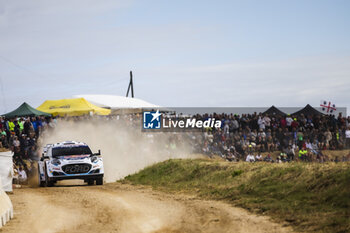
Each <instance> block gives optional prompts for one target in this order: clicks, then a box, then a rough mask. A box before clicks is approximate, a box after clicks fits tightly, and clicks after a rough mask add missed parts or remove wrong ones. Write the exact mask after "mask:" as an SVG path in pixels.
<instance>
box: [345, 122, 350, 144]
mask: <svg viewBox="0 0 350 233" xmlns="http://www.w3.org/2000/svg"><path fill="white" fill-rule="evenodd" d="M345 144H346V148H347V149H350V126H349V127H348V129H347V130H346V131H345Z"/></svg>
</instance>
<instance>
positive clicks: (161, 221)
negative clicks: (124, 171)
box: [0, 184, 291, 233]
mask: <svg viewBox="0 0 350 233" xmlns="http://www.w3.org/2000/svg"><path fill="white" fill-rule="evenodd" d="M10 198H11V200H12V202H13V205H14V211H15V217H14V219H13V220H11V221H10V222H9V223H8V224H7V225H6V226H5V227H3V228H2V229H0V232H1V233H18V232H31V233H38V232H40V233H54V232H55V233H56V232H58V233H63V232H69V233H72V232H74V233H75V232H77V233H79V232H84V233H88V232H94V233H95V232H138V233H139V232H140V233H146V232H157V233H160V232H215V233H217V232H254V233H257V232H269V233H271V232H291V229H290V228H287V227H282V226H281V225H278V224H276V223H272V222H271V221H270V220H269V219H268V218H267V217H262V216H255V215H252V214H249V213H247V211H245V210H243V209H240V208H235V207H232V206H230V205H228V204H225V203H220V202H216V201H203V200H199V199H197V198H194V197H190V196H184V195H174V194H164V193H160V192H155V191H152V190H151V189H148V188H142V187H133V186H130V185H122V184H107V185H104V186H85V185H81V186H63V185H61V186H58V187H52V188H22V189H16V190H15V191H14V194H12V195H10Z"/></svg>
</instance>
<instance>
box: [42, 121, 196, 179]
mask: <svg viewBox="0 0 350 233" xmlns="http://www.w3.org/2000/svg"><path fill="white" fill-rule="evenodd" d="M65 140H75V141H81V142H85V143H87V144H89V145H90V147H91V149H92V150H93V151H95V150H98V149H101V154H102V157H103V160H104V166H105V180H106V181H107V182H113V181H116V180H117V179H120V178H123V177H125V176H127V175H129V174H132V173H135V172H137V171H138V170H140V169H142V168H144V167H146V166H148V165H151V164H153V163H156V162H160V161H163V160H166V159H169V158H190V157H193V155H191V149H190V146H189V145H188V144H187V142H186V140H185V139H183V135H179V134H169V133H153V134H150V133H144V132H141V126H140V125H138V123H136V124H135V122H133V123H132V124H130V122H127V121H124V120H116V119H113V120H107V119H101V118H92V119H85V120H79V121H73V120H63V119H60V120H58V122H57V126H56V127H55V128H54V129H53V130H48V131H45V132H44V133H43V135H42V137H41V138H40V141H39V145H40V147H41V148H42V147H43V146H44V145H46V144H48V143H56V142H60V141H65Z"/></svg>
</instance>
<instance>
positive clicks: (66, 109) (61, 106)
mask: <svg viewBox="0 0 350 233" xmlns="http://www.w3.org/2000/svg"><path fill="white" fill-rule="evenodd" d="M37 109H38V110H39V111H43V112H47V113H51V114H52V115H53V116H57V115H59V116H81V115H86V114H94V115H95V114H96V115H109V114H110V113H111V110H110V109H105V108H100V107H97V106H96V105H93V104H91V103H90V102H88V101H87V100H86V99H84V98H75V99H61V100H46V101H45V102H44V103H42V104H41V105H40V106H39V107H38V108H37Z"/></svg>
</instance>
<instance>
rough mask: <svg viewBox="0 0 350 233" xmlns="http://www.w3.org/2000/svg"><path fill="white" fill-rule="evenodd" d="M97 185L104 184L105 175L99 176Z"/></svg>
mask: <svg viewBox="0 0 350 233" xmlns="http://www.w3.org/2000/svg"><path fill="white" fill-rule="evenodd" d="M96 185H103V177H99V178H97V179H96Z"/></svg>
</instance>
